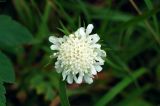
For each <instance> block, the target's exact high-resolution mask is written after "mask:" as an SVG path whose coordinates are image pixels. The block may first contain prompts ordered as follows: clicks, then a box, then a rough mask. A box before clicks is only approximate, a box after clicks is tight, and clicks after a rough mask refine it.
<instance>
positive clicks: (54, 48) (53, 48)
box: [50, 45, 59, 50]
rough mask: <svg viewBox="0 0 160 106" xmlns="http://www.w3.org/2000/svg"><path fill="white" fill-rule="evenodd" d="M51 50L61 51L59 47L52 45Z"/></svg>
mask: <svg viewBox="0 0 160 106" xmlns="http://www.w3.org/2000/svg"><path fill="white" fill-rule="evenodd" d="M50 48H51V50H58V49H59V47H58V46H57V45H51V46H50Z"/></svg>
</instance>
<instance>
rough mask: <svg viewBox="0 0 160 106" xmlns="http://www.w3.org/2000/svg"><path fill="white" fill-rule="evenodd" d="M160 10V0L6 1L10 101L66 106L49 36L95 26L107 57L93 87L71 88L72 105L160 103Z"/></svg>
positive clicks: (1, 27)
mask: <svg viewBox="0 0 160 106" xmlns="http://www.w3.org/2000/svg"><path fill="white" fill-rule="evenodd" d="M159 11H160V1H159V0H134V1H133V0H0V54H1V56H0V63H1V64H0V70H8V73H10V74H8V73H7V74H6V73H4V72H1V75H0V77H2V79H3V81H4V83H3V82H2V81H0V87H1V85H2V83H3V84H4V86H5V88H6V104H7V106H60V105H61V103H60V98H59V79H58V74H57V73H56V72H55V69H54V61H55V60H51V59H50V58H49V56H50V55H51V54H52V51H51V50H50V43H49V41H48V37H49V36H50V35H54V36H57V37H62V36H63V35H64V34H63V33H62V32H61V31H60V30H58V28H61V29H64V28H67V29H68V30H69V31H70V32H74V31H75V30H76V29H77V28H79V26H85V25H87V24H90V23H92V24H93V25H94V27H95V28H94V30H93V32H95V33H98V34H99V36H100V37H101V40H100V43H101V44H102V49H104V50H105V51H106V53H107V58H106V59H105V61H106V62H105V65H104V66H103V71H102V72H100V73H98V75H97V76H95V79H94V83H93V84H91V85H88V84H81V85H77V84H72V85H67V95H68V96H69V101H70V104H71V106H93V105H96V106H160V12H159ZM10 70H11V71H12V72H9V71H10ZM11 73H12V74H11ZM14 73H15V78H14ZM14 79H15V81H14ZM10 82H14V83H13V84H11V83H10ZM0 92H2V90H1V89H0ZM0 94H1V95H2V93H0ZM3 94H4V92H3ZM1 99H2V97H1ZM0 101H1V100H0Z"/></svg>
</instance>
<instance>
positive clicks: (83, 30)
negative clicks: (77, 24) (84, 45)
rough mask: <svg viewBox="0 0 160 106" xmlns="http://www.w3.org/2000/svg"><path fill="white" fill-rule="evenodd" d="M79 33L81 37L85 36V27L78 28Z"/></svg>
mask: <svg viewBox="0 0 160 106" xmlns="http://www.w3.org/2000/svg"><path fill="white" fill-rule="evenodd" d="M79 34H80V35H81V37H85V36H86V33H85V29H84V28H83V27H81V28H79Z"/></svg>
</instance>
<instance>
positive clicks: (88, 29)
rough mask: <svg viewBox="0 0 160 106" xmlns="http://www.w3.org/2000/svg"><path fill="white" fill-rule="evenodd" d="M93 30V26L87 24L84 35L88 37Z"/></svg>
mask: <svg viewBox="0 0 160 106" xmlns="http://www.w3.org/2000/svg"><path fill="white" fill-rule="evenodd" d="M93 28H94V26H93V24H89V25H88V26H87V28H86V34H87V35H89V34H90V33H91V32H92V30H93Z"/></svg>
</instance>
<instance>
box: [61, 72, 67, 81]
mask: <svg viewBox="0 0 160 106" xmlns="http://www.w3.org/2000/svg"><path fill="white" fill-rule="evenodd" d="M66 76H67V73H66V71H63V72H62V77H63V80H65V79H66Z"/></svg>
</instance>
